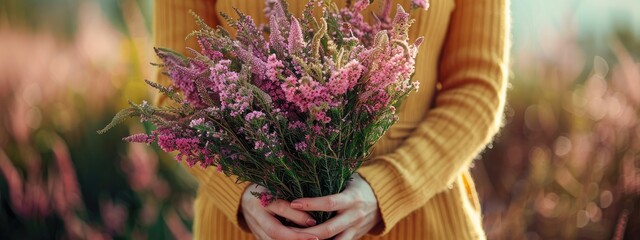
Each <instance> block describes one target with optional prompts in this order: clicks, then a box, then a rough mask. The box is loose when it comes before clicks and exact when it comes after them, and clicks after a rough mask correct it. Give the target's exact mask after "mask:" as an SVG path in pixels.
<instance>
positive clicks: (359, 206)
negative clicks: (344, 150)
mask: <svg viewBox="0 0 640 240" xmlns="http://www.w3.org/2000/svg"><path fill="white" fill-rule="evenodd" d="M351 178H352V180H351V181H349V183H348V184H347V187H346V188H345V190H344V191H342V192H341V193H338V194H334V195H329V196H324V197H317V198H301V199H296V200H293V201H292V202H291V207H292V208H294V209H299V210H304V211H324V212H333V211H336V212H337V215H336V216H334V217H333V218H331V219H329V220H328V221H326V222H324V223H322V224H320V225H317V226H314V227H309V228H304V229H295V230H296V231H300V232H304V233H309V234H312V235H315V236H318V237H320V238H322V239H326V238H331V237H334V236H335V237H336V238H335V239H336V240H346V239H348V240H350V239H359V238H360V237H362V236H364V235H365V234H367V233H368V232H369V230H371V229H372V228H373V227H374V226H375V225H376V224H378V222H379V221H380V218H381V217H380V211H379V210H378V200H377V199H376V196H375V194H374V193H373V189H371V186H369V183H367V182H366V181H365V180H364V179H362V177H360V175H359V174H357V173H354V174H353V175H351Z"/></svg>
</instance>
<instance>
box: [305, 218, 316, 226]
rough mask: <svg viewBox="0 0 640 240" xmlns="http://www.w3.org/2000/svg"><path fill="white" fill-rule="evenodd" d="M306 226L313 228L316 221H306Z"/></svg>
mask: <svg viewBox="0 0 640 240" xmlns="http://www.w3.org/2000/svg"><path fill="white" fill-rule="evenodd" d="M307 225H309V226H315V225H316V220H313V219H311V218H309V219H307Z"/></svg>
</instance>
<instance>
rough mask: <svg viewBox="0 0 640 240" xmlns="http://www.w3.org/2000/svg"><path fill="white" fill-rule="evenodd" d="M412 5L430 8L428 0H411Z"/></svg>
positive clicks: (425, 8)
mask: <svg viewBox="0 0 640 240" xmlns="http://www.w3.org/2000/svg"><path fill="white" fill-rule="evenodd" d="M411 5H412V6H413V7H416V8H422V9H424V10H427V9H429V1H428V0H411Z"/></svg>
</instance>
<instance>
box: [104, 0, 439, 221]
mask: <svg viewBox="0 0 640 240" xmlns="http://www.w3.org/2000/svg"><path fill="white" fill-rule="evenodd" d="M285 3H286V2H283V1H276V0H268V1H267V8H266V9H265V12H266V14H267V18H268V19H269V24H268V25H263V26H261V27H260V28H259V27H256V25H255V23H254V22H253V18H252V17H251V16H247V15H244V14H243V13H241V12H238V11H236V12H237V16H238V19H232V18H231V17H229V16H228V15H226V14H224V15H223V18H225V20H227V21H229V25H230V26H232V27H234V28H236V30H237V33H238V34H237V36H236V37H231V36H230V35H229V34H228V33H227V32H226V31H224V30H221V29H215V28H210V27H207V26H206V25H205V24H204V23H203V22H201V20H199V21H200V22H199V24H200V25H201V26H203V30H199V31H196V32H194V35H195V36H196V37H197V41H198V44H199V45H200V49H201V50H200V52H195V51H192V54H193V55H195V56H194V57H193V58H187V57H184V56H181V55H179V54H177V53H175V52H173V51H170V50H166V49H158V50H157V54H158V55H159V56H160V58H161V59H162V61H163V65H162V66H163V67H164V69H165V71H166V72H167V75H168V76H169V77H170V78H171V79H172V86H169V87H163V86H159V85H155V84H151V85H152V86H153V87H154V88H156V89H158V90H160V91H161V92H162V93H163V94H165V95H167V96H169V98H170V99H172V100H174V101H176V102H178V104H179V105H180V106H179V107H173V108H171V107H156V106H151V105H149V104H141V105H137V104H131V107H130V108H128V109H125V110H123V111H121V112H120V113H118V114H117V115H116V117H115V118H114V121H113V122H112V123H111V124H109V125H108V126H107V128H109V127H111V126H113V125H114V124H115V123H118V122H121V121H122V120H123V119H124V118H126V117H131V116H139V117H140V118H141V120H143V121H148V122H151V123H152V124H154V125H156V127H157V129H156V130H154V131H153V132H152V133H151V134H149V135H147V134H134V135H132V136H129V137H127V138H125V140H127V141H131V142H141V143H151V142H154V141H155V142H157V143H158V145H159V146H160V148H161V149H162V150H163V151H166V152H173V151H175V152H176V160H177V161H187V164H188V165H189V166H193V165H196V164H198V165H199V166H200V167H203V168H206V167H210V166H211V167H213V166H215V167H216V168H217V170H218V172H224V173H225V174H228V175H235V176H237V177H238V179H239V180H240V181H250V182H253V183H257V184H260V185H262V186H264V187H265V188H267V189H268V191H267V192H264V193H258V194H255V195H256V197H258V198H259V199H260V200H261V203H262V205H263V206H266V205H267V204H269V203H270V202H271V201H273V200H274V199H285V200H288V201H291V200H292V199H295V198H300V197H318V196H321V195H323V194H324V195H326V194H333V193H337V192H339V191H340V190H342V189H344V186H345V185H344V184H346V183H347V182H348V177H349V176H351V174H352V173H354V172H355V171H356V170H357V168H358V167H359V166H360V165H361V164H362V162H363V161H364V159H365V158H366V157H367V153H368V152H370V150H371V148H372V147H373V145H374V144H375V142H376V141H377V139H379V138H380V137H381V136H382V134H384V132H385V131H386V130H387V129H388V128H389V126H391V124H393V123H394V122H395V121H396V120H397V116H396V109H395V107H396V106H397V105H398V104H399V102H400V101H401V100H402V99H403V98H405V97H406V96H407V94H409V93H410V92H411V91H413V90H415V89H417V87H418V85H417V82H414V81H411V75H412V74H413V72H414V70H415V66H414V65H415V57H416V55H417V52H418V47H419V45H420V44H421V43H422V39H420V38H419V39H418V40H416V42H415V43H413V44H411V43H409V40H408V39H409V37H408V30H409V26H410V25H411V23H412V21H411V20H410V18H409V14H408V13H406V12H405V11H404V10H403V9H402V8H401V7H399V8H398V11H397V13H396V15H395V17H394V18H393V20H391V18H390V17H389V14H390V12H391V11H390V9H391V1H389V0H387V1H386V2H385V5H384V7H383V9H382V12H381V13H380V14H377V15H376V17H377V18H376V19H377V20H378V21H376V22H374V23H369V22H367V21H365V18H364V16H363V15H362V12H363V11H365V9H366V8H367V7H368V6H369V4H370V1H369V0H358V1H355V3H354V4H353V6H351V7H347V8H343V9H336V8H333V7H327V6H333V5H332V3H331V1H330V0H329V1H319V0H314V1H310V2H309V3H307V4H306V6H305V9H304V11H303V15H302V16H301V17H300V18H296V17H294V16H293V15H292V14H291V13H289V12H288V9H287V7H286V4H285ZM411 3H412V5H413V6H414V7H426V6H427V5H426V1H415V0H414V1H412V2H411ZM316 4H317V6H320V7H322V8H323V13H324V14H323V17H322V18H319V19H316V18H314V17H313V11H314V8H315V6H316ZM266 28H268V29H266ZM262 30H266V32H268V33H269V39H268V40H267V39H265V38H264V35H263V32H262ZM174 88H175V89H177V90H179V92H176V91H174V90H173V89H174ZM333 180H338V181H333ZM310 214H312V215H313V216H314V218H316V220H318V221H319V222H322V221H326V220H327V219H328V217H329V215H328V214H324V213H319V212H312V213H310Z"/></svg>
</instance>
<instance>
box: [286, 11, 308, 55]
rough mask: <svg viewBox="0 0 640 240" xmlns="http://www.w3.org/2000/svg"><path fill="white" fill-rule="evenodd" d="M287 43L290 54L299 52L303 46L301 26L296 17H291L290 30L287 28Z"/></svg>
mask: <svg viewBox="0 0 640 240" xmlns="http://www.w3.org/2000/svg"><path fill="white" fill-rule="evenodd" d="M288 42H289V45H288V50H289V53H290V54H295V53H298V52H301V51H302V50H303V49H304V47H305V42H304V38H303V36H302V28H301V27H300V23H299V22H298V19H296V18H295V17H292V18H291V30H289V41H288Z"/></svg>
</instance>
